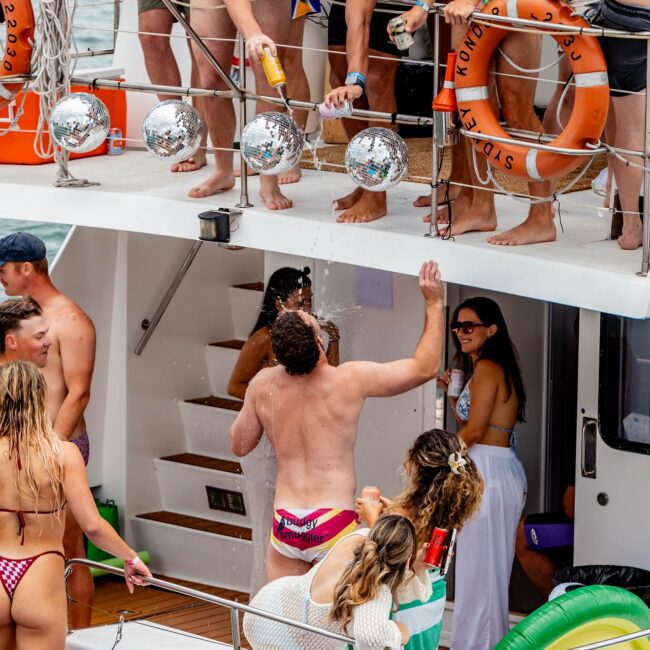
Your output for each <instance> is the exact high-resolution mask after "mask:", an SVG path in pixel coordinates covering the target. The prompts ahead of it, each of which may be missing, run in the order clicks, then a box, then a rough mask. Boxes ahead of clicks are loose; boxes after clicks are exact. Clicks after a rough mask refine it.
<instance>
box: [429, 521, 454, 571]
mask: <svg viewBox="0 0 650 650" xmlns="http://www.w3.org/2000/svg"><path fill="white" fill-rule="evenodd" d="M448 535H449V531H448V530H447V529H446V528H434V529H433V534H432V535H431V542H430V543H429V548H428V549H427V553H426V555H425V556H424V563H425V564H428V565H429V566H430V567H434V568H440V563H441V560H442V554H443V553H444V552H445V550H446V549H447V547H446V546H445V542H446V541H447V536H448Z"/></svg>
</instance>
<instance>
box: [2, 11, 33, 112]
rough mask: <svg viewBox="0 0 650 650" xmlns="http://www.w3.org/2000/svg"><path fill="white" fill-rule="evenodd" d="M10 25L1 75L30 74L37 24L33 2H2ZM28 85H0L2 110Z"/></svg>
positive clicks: (19, 83) (23, 83) (8, 26)
mask: <svg viewBox="0 0 650 650" xmlns="http://www.w3.org/2000/svg"><path fill="white" fill-rule="evenodd" d="M0 2H1V3H2V9H3V11H4V16H5V21H6V24H7V42H6V45H5V51H4V54H3V56H2V62H1V63H0V82H1V81H2V76H1V75H15V74H29V71H30V69H31V62H32V44H33V42H34V28H35V26H36V21H35V19H34V11H33V9H32V3H31V2H30V0H0ZM24 85H25V82H22V81H20V82H11V83H5V84H3V83H0V108H4V107H5V106H7V104H9V102H11V101H12V100H13V98H14V97H15V96H16V95H17V94H18V93H19V92H20V91H21V90H22V88H23V86H24Z"/></svg>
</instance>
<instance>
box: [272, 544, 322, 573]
mask: <svg viewBox="0 0 650 650" xmlns="http://www.w3.org/2000/svg"><path fill="white" fill-rule="evenodd" d="M311 567H312V565H311V564H310V563H309V562H303V560H294V559H293V558H291V557H287V556H286V555H282V553H278V551H276V550H275V549H274V548H273V546H272V545H271V544H269V552H268V555H267V557H266V581H267V582H271V580H277V579H278V578H284V576H302V575H305V573H307V571H309V569H311Z"/></svg>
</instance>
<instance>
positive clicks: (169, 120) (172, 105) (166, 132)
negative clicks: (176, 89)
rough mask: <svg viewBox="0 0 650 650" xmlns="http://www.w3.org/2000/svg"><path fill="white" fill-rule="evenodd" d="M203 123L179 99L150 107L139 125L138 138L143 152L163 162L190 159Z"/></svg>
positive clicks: (195, 149)
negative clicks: (144, 148) (140, 139)
mask: <svg viewBox="0 0 650 650" xmlns="http://www.w3.org/2000/svg"><path fill="white" fill-rule="evenodd" d="M202 134H203V124H202V123H201V117H200V116H199V114H198V112H197V111H196V110H195V109H194V108H192V106H190V105H189V104H186V103H185V102H182V101H180V100H179V99H168V100H167V101H164V102H160V104H158V105H157V106H154V107H153V108H152V109H151V110H150V111H149V112H148V113H147V115H146V116H145V118H144V121H143V123H142V139H143V140H144V146H145V147H146V148H147V151H150V152H151V153H152V154H153V155H154V156H156V157H157V158H160V159H161V160H164V161H165V162H171V163H174V162H181V161H183V160H187V159H188V158H191V157H192V156H193V155H194V154H195V153H196V152H197V151H198V149H199V147H200V146H201V135H202Z"/></svg>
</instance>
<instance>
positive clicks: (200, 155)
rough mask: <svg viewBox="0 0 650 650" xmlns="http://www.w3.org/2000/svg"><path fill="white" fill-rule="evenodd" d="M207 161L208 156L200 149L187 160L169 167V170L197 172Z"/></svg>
mask: <svg viewBox="0 0 650 650" xmlns="http://www.w3.org/2000/svg"><path fill="white" fill-rule="evenodd" d="M207 162H208V161H207V158H206V157H205V153H204V152H203V151H201V150H200V149H199V150H198V151H197V152H196V153H195V154H194V155H193V156H191V157H190V158H188V159H187V160H182V161H181V162H177V163H174V164H173V165H172V166H171V167H170V168H169V171H171V172H173V173H176V172H195V171H198V170H199V169H201V168H202V167H205V166H206V164H207Z"/></svg>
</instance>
